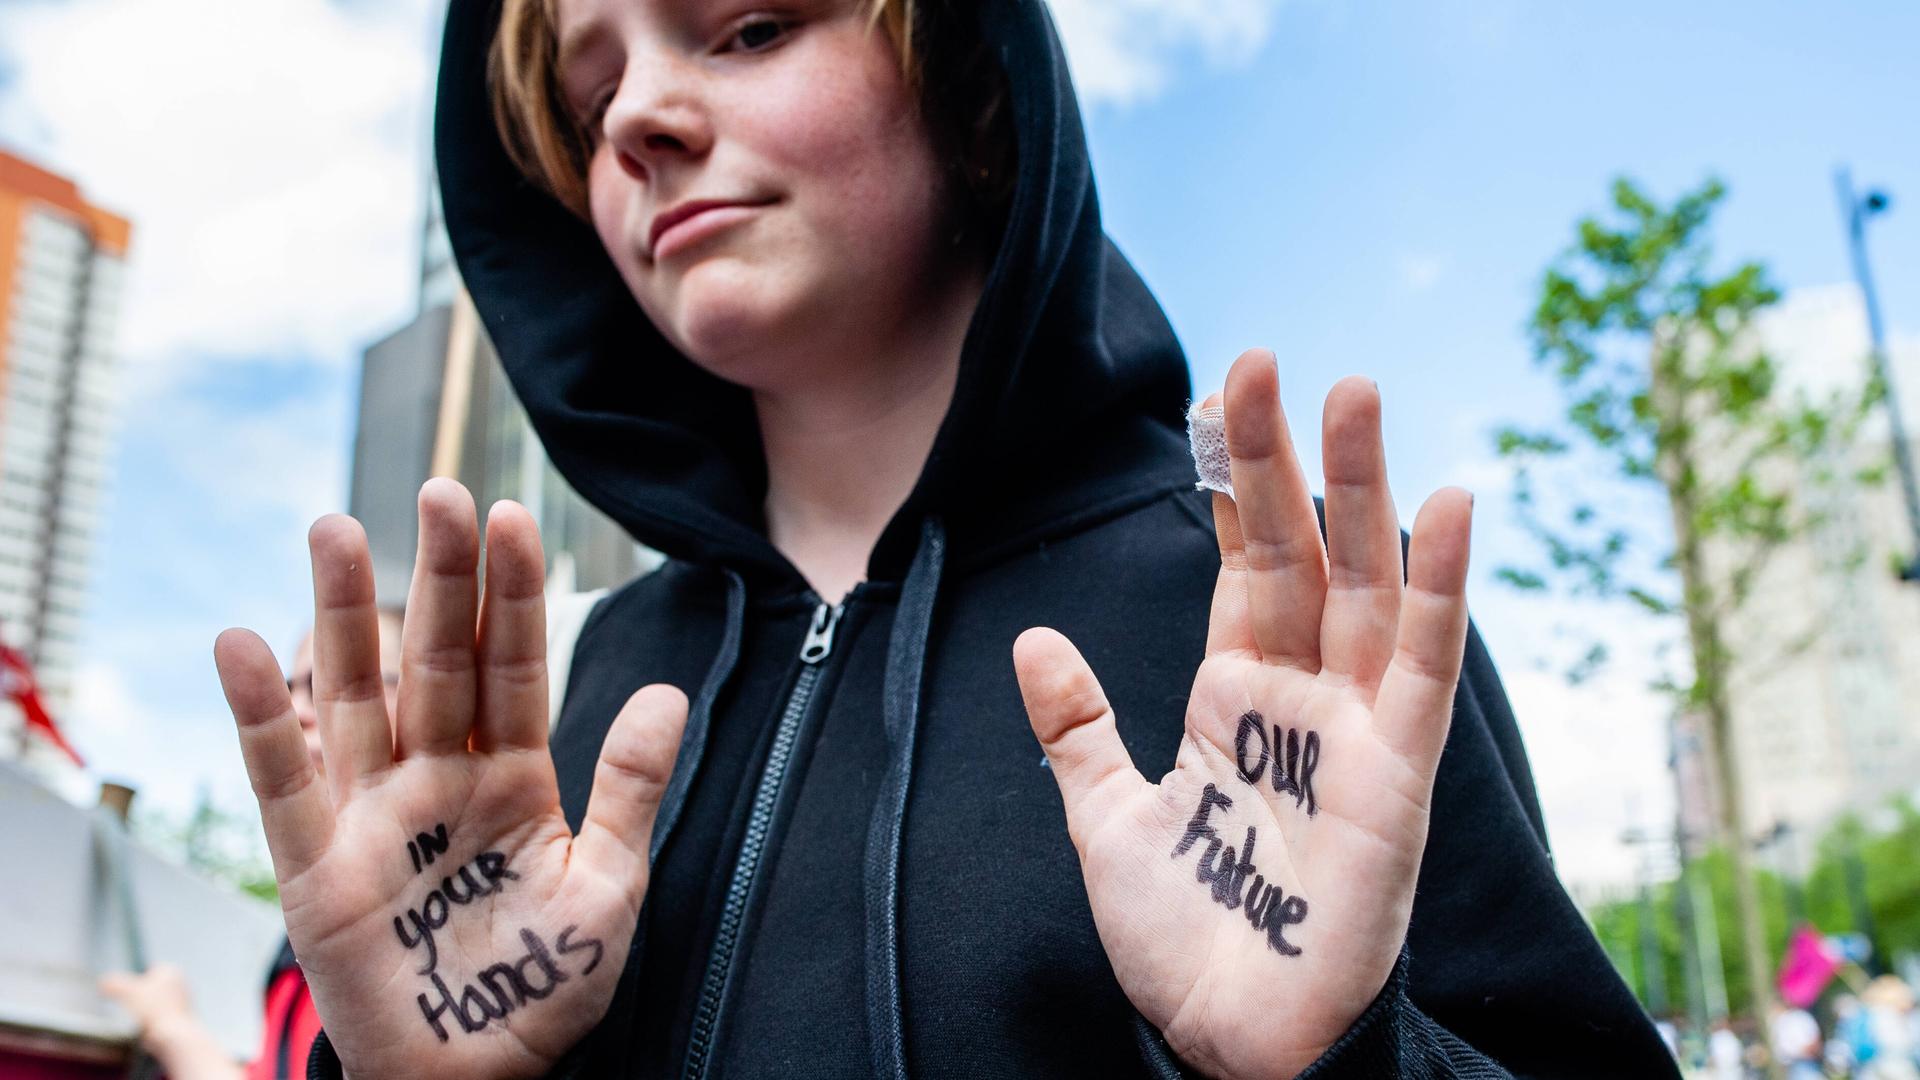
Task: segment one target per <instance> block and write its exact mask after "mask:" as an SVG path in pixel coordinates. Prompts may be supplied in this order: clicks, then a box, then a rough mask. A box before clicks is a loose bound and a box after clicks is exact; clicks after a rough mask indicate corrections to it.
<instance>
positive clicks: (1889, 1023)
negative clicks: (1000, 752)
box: [1658, 975, 1920, 1080]
mask: <svg viewBox="0 0 1920 1080" xmlns="http://www.w3.org/2000/svg"><path fill="white" fill-rule="evenodd" d="M1658 1026H1659V1028H1660V1034H1661V1036H1662V1037H1663V1038H1665V1039H1666V1040H1667V1045H1668V1047H1669V1048H1671V1049H1672V1050H1673V1052H1674V1056H1675V1057H1677V1058H1678V1059H1679V1061H1680V1068H1681V1071H1682V1073H1684V1074H1685V1075H1686V1076H1687V1077H1688V1078H1689V1080H1693V1078H1698V1080H1748V1078H1758V1077H1764V1076H1766V1075H1767V1066H1768V1065H1769V1063H1771V1062H1778V1063H1779V1066H1780V1070H1781V1073H1782V1074H1783V1075H1784V1076H1785V1077H1786V1078H1787V1080H1829V1078H1848V1080H1920V1011H1916V1010H1915V1008H1914V993H1913V990H1912V988H1911V987H1909V986H1908V985H1907V983H1906V982H1905V981H1904V980H1902V979H1900V978H1899V977H1898V976H1894V975H1882V976H1880V977H1879V978H1876V979H1874V980H1872V981H1871V982H1869V983H1867V984H1866V985H1865V986H1864V987H1863V988H1861V989H1860V991H1859V992H1858V993H1850V992H1849V993H1840V994H1835V995H1833V996H1831V997H1830V998H1828V999H1826V1000H1824V1001H1822V1002H1820V1003H1818V1004H1816V1005H1815V1006H1814V1007H1813V1008H1812V1009H1811V1010H1809V1009H1802V1008H1794V1007H1782V1008H1779V1009H1776V1010H1775V1011H1774V1013H1773V1015H1772V1017H1771V1019H1770V1020H1769V1022H1768V1024H1767V1030H1766V1031H1765V1032H1764V1033H1763V1032H1762V1031H1760V1030H1759V1027H1758V1025H1757V1024H1754V1023H1752V1022H1749V1021H1746V1020H1736V1021H1733V1022H1729V1021H1726V1020H1721V1021H1718V1022H1717V1023H1715V1024H1714V1025H1713V1027H1712V1029H1711V1030H1708V1031H1704V1032H1702V1031H1699V1030H1696V1029H1692V1028H1690V1026H1689V1025H1688V1024H1687V1021H1686V1019H1685V1018H1684V1017H1673V1018H1663V1019H1662V1020H1660V1021H1659V1025H1658Z"/></svg>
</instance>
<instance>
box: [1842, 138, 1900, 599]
mask: <svg viewBox="0 0 1920 1080" xmlns="http://www.w3.org/2000/svg"><path fill="white" fill-rule="evenodd" d="M1833 184H1834V189H1835V190H1836V192H1837V193H1838V194H1839V196H1840V217H1841V220H1843V221H1844V222H1846V226H1847V246H1848V248H1849V250H1850V251H1851V254H1852V255H1853V276H1854V278H1855V279H1856V280H1857V281H1858V282H1859V283H1860V296H1861V299H1862V301H1864V303H1865V304H1866V309H1867V334H1868V337H1869V347H1870V349H1871V359H1872V361H1873V373H1874V376H1875V377H1876V378H1878V379H1879V380H1880V385H1881V386H1882V387H1884V388H1885V389H1886V394H1887V421H1888V425H1889V427H1890V429H1891V432H1892V435H1893V458H1894V463H1895V464H1896V465H1897V466H1898V467H1899V470H1900V490H1901V494H1902V495H1904V496H1905V498H1906V504H1907V530H1908V532H1909V534H1910V536H1911V539H1912V554H1911V555H1910V556H1909V557H1908V558H1907V561H1906V563H1905V564H1904V565H1903V566H1902V568H1901V571H1900V579H1901V580H1902V581H1920V486H1917V485H1916V484H1915V481H1914V475H1913V453H1912V450H1911V448H1909V447H1908V445H1907V433H1906V427H1905V425H1903V424H1902V423H1901V421H1900V395H1899V394H1898V393H1897V392H1896V391H1895V387H1894V383H1893V371H1892V365H1891V364H1890V363H1889V362H1888V360H1887V345H1886V334H1885V332H1884V330H1883V329H1882V326H1881V323H1880V300H1879V297H1878V296H1877V295H1876V294H1875V293H1874V291H1873V271H1872V268H1871V267H1869V266H1868V265H1867V230H1866V225H1867V219H1868V218H1870V217H1872V216H1873V215H1875V214H1878V213H1881V212H1882V211H1884V210H1886V208H1887V206H1888V204H1889V200H1888V198H1887V196H1886V193H1885V192H1881V191H1869V192H1867V193H1866V194H1865V195H1856V194H1855V193H1854V190H1853V178H1852V176H1851V175H1850V174H1849V173H1848V172H1847V169H1846V167H1845V166H1841V167H1840V168H1839V169H1836V170H1834V174H1833Z"/></svg>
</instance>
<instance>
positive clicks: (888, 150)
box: [558, 0, 950, 389]
mask: <svg viewBox="0 0 1920 1080" xmlns="http://www.w3.org/2000/svg"><path fill="white" fill-rule="evenodd" d="M865 7H866V5H865V4H862V3H855V2H852V0H780V2H779V3H777V4H769V3H767V2H766V0H560V4H559V12H558V23H559V25H558V31H559V35H560V41H561V46H560V49H561V52H560V69H559V70H560V77H561V84H562V86H563V88H564V91H565V94H566V98H567V104H568V107H569V108H571V109H572V110H573V113H574V115H575V116H577V117H579V118H580V119H581V120H582V122H583V124H584V125H585V126H586V127H587V129H588V130H589V132H590V133H591V138H592V139H593V146H592V153H591V160H590V164H589V169H588V176H587V185H588V196H589V204H590V210H591V217H592V219H593V225H594V228H595V230H596V231H597V232H598V233H599V236H600V241H601V243H602V245H604V246H605V248H606V250H607V252H608V254H609V255H610V256H611V257H612V259H613V263H614V265H615V266H616V267H617V268H618V269H619V272H620V275H621V277H622V278H624V279H625V281H626V283H627V286H628V288H629V289H630V290H632V292H633V295H634V297H635V298H636V299H637V300H638V301H639V302H640V306H641V307H642V309H644V310H645V312H646V314H647V316H648V318H649V319H651V320H652V321H653V323H654V325H655V326H657V327H659V328H660V330H661V332H662V333H663V334H664V335H665V336H666V337H667V338H668V340H669V341H671V342H672V343H673V344H674V345H675V346H677V347H678V348H679V349H680V350H681V351H682V352H684V353H685V354H686V355H687V356H688V357H689V358H690V359H692V360H693V361H694V362H695V363H698V364H700V365H701V366H703V367H705V368H706V369H707V370H709V371H712V372H713V373H715V374H717V375H719V376H721V377H722V378H725V379H728V380H730V381H732V382H735V383H737V384H740V385H744V386H748V387H750V388H756V389H764V388H771V387H777V386H778V385H780V380H781V379H782V378H794V377H797V376H804V375H805V374H806V373H805V372H793V371H790V370H785V369H784V365H782V363H781V359H782V357H783V356H785V357H791V356H793V355H797V354H802V353H805V352H806V351H807V347H806V343H807V342H809V341H812V342H816V343H817V342H821V341H823V340H824V341H826V342H828V343H831V342H832V340H833V339H832V337H831V335H834V334H838V333H845V334H857V333H858V331H859V328H860V326H861V324H863V323H864V324H867V327H868V331H869V332H871V331H872V329H873V324H875V323H881V324H884V323H885V322H886V321H887V320H889V319H903V318H908V317H910V316H911V312H912V311H913V310H914V309H915V307H916V305H917V304H918V302H919V301H920V298H921V294H923V293H924V292H926V291H927V290H930V289H933V288H937V287H939V283H938V278H939V277H940V274H941V270H942V266H941V260H942V259H945V258H948V257H949V255H948V251H949V250H950V249H949V246H948V244H947V242H946V240H945V238H944V237H943V236H942V235H941V233H942V225H941V223H942V221H943V220H945V216H946V215H945V214H944V213H943V205H944V202H943V199H944V196H943V194H942V180H941V176H942V174H941V170H940V167H939V164H938V160H937V156H936V154H935V152H934V149H933V144H932V141H931V139H930V138H929V136H928V133H927V131H926V128H925V125H924V123H923V122H922V120H921V117H920V111H919V105H918V101H917V100H916V98H915V95H914V94H913V92H912V91H911V89H910V88H909V86H908V85H907V84H906V82H905V80H904V78H903V77H902V75H901V72H900V63H899V59H898V54H897V53H896V52H895V50H894V48H893V45H892V44H891V42H890V40H889V39H888V37H887V35H886V33H885V31H883V30H881V29H879V28H877V27H871V26H870V25H869V20H868V17H867V15H866V13H865ZM690 211H691V213H690V215H689V212H690ZM823 335H825V337H824V338H823ZM782 346H785V347H786V348H785V349H784V350H783V348H782ZM816 351H827V352H830V351H831V349H830V348H828V349H826V350H816Z"/></svg>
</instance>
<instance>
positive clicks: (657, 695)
mask: <svg viewBox="0 0 1920 1080" xmlns="http://www.w3.org/2000/svg"><path fill="white" fill-rule="evenodd" d="M686 723H687V695H685V694H683V693H681V692H680V691H679V690H678V689H676V688H674V687H671V686H668V685H666V684H664V683H655V684H654V685H652V686H643V687H641V688H640V689H638V690H636V691H634V693H633V696H632V697H630V698H628V699H627V703H626V705H625V706H624V707H622V708H621V710H620V715H618V716H616V717H614V718H613V726H612V727H610V728H608V729H607V738H606V741H605V742H604V743H603V744H602V745H601V747H600V764H599V766H598V767H597V768H595V770H594V774H593V794H592V795H591V796H589V797H588V799H587V816H586V819H585V820H584V821H583V822H581V825H580V835H579V837H578V839H576V840H575V841H574V855H575V857H576V858H578V859H581V860H583V861H584V862H585V863H586V865H588V866H590V867H592V868H593V869H594V870H596V871H597V872H599V873H603V874H606V875H607V876H608V877H610V878H612V879H613V880H615V881H622V882H626V883H628V884H629V885H630V886H631V887H632V888H633V889H634V901H635V906H638V903H639V898H640V897H641V896H643V895H645V893H646V888H647V865H648V857H647V852H648V844H649V843H650V842H651V840H652V838H653V819H654V815H655V814H656V813H657V812H658V811H659V809H660V798H661V796H662V795H664V794H665V793H666V790H667V780H668V778H669V777H671V776H672V775H673V762H674V758H675V757H676V756H677V755H678V754H679V752H680V734H681V731H682V730H683V729H684V728H685V727H686Z"/></svg>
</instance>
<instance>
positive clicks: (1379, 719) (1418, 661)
mask: <svg viewBox="0 0 1920 1080" xmlns="http://www.w3.org/2000/svg"><path fill="white" fill-rule="evenodd" d="M1472 533H1473V496H1472V495H1469V494H1467V493H1466V492H1465V491H1462V490H1461V489H1459V488H1444V489H1442V490H1440V491H1437V492H1435V493H1434V494H1433V495H1432V496H1431V497H1430V498H1428V499H1427V503H1426V505H1425V506H1422V507H1421V508H1420V513H1419V515H1418V516H1417V517H1415V518H1414V521H1413V544H1412V547H1411V548H1410V549H1409V550H1408V556H1407V595H1406V601H1405V603H1404V604H1403V606H1402V608H1401V611H1400V634H1399V641H1398V643H1397V645H1396V646H1395V649H1394V653H1393V662H1392V665H1391V666H1390V667H1389V668H1388V669H1387V674H1386V678H1385V679H1384V680H1382V682H1381V684H1380V696H1379V698H1378V699H1377V700H1376V701H1375V702H1374V713H1373V715H1374V725H1375V728H1376V730H1377V731H1378V732H1379V733H1380V735H1381V737H1382V738H1384V739H1385V740H1387V742H1388V744H1389V745H1391V746H1393V747H1395V748H1396V749H1398V750H1399V751H1400V752H1401V753H1402V754H1403V755H1405V756H1407V757H1408V758H1409V759H1410V760H1412V761H1414V762H1415V763H1417V764H1418V765H1419V766H1420V767H1421V768H1422V769H1423V770H1424V772H1425V774H1426V775H1427V776H1428V777H1431V776H1432V775H1433V769H1434V767H1435V766H1436V765H1437V764H1438V763H1439V760H1440V751H1441V748H1442V747H1443V746H1445V745H1446V741H1447V725H1448V724H1449V723H1450V722H1451V720H1452V717H1453V698H1454V690H1455V687H1456V686H1457V685H1458V684H1459V682H1460V658H1461V654H1462V653H1463V652H1465V650H1466V644H1467V559H1468V553H1469V549H1470V547H1471V544H1472Z"/></svg>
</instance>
